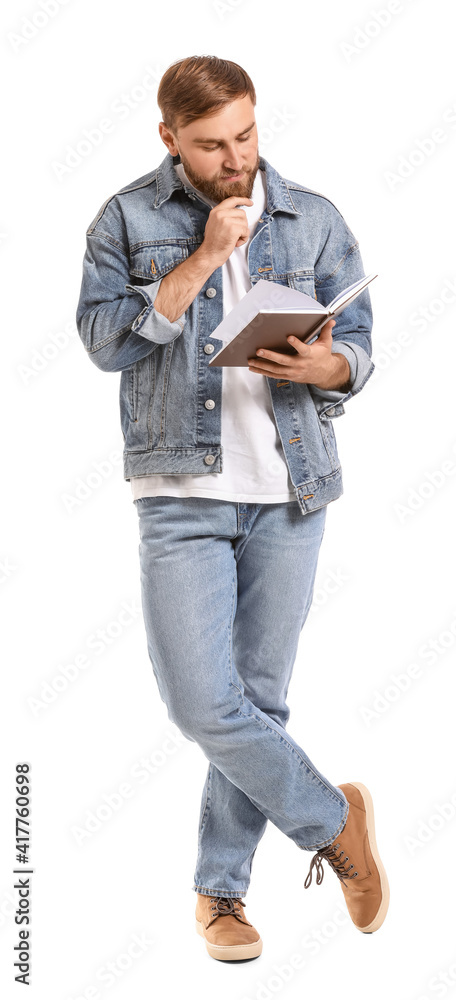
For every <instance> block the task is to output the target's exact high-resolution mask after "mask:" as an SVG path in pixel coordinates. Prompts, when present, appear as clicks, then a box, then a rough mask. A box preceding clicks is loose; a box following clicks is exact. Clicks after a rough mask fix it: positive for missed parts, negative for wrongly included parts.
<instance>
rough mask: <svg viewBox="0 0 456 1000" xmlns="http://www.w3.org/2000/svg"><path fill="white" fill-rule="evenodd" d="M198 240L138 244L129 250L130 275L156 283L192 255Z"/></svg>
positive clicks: (198, 242) (198, 243)
mask: <svg viewBox="0 0 456 1000" xmlns="http://www.w3.org/2000/svg"><path fill="white" fill-rule="evenodd" d="M199 245H200V241H199V240H195V239H188V240H177V239H176V240H162V241H160V242H158V241H151V242H150V243H140V244H136V245H135V246H133V247H131V248H130V275H131V276H132V278H142V279H143V280H144V281H147V282H150V281H158V279H159V278H163V277H164V275H165V274H168V272H169V271H173V270H174V268H175V267H177V265H178V264H182V261H184V260H186V259H187V257H188V256H189V255H190V254H191V253H193V251H194V250H196V249H197V247H198V246H199Z"/></svg>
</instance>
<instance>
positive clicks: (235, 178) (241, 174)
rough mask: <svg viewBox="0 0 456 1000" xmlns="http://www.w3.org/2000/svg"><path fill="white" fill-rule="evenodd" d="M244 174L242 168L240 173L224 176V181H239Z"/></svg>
mask: <svg viewBox="0 0 456 1000" xmlns="http://www.w3.org/2000/svg"><path fill="white" fill-rule="evenodd" d="M243 176H244V171H243V170H242V171H241V173H240V174H231V176H230V177H222V181H239V180H240V179H241V177H243Z"/></svg>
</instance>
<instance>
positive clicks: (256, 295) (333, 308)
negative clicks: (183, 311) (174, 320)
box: [209, 274, 377, 368]
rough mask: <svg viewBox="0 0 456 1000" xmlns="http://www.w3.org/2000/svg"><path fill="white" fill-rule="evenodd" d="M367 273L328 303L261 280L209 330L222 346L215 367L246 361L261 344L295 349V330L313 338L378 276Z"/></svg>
mask: <svg viewBox="0 0 456 1000" xmlns="http://www.w3.org/2000/svg"><path fill="white" fill-rule="evenodd" d="M376 277H377V275H376V274H369V275H368V276H367V277H364V278H360V279H359V281H355V282H354V284H353V285H349V287H348V288H345V289H344V291H343V292H339V294H338V295H336V297H335V298H334V299H333V300H332V302H330V303H329V305H328V306H322V305H321V302H317V300H316V299H313V298H312V297H311V296H310V295H306V294H305V293H304V292H298V291H297V290H296V289H295V288H289V286H288V285H279V284H277V283H276V282H274V281H264V280H260V281H257V282H256V284H255V285H254V286H253V288H251V289H250V291H248V292H247V294H246V295H244V296H243V298H242V299H241V300H240V302H238V303H237V305H236V306H235V307H234V309H232V310H231V312H230V313H228V316H225V319H224V320H223V321H222V322H221V323H220V324H219V326H218V327H217V328H216V330H214V332H213V333H211V337H212V338H214V340H222V341H223V342H224V346H223V347H222V348H221V349H220V350H219V351H218V352H217V354H215V355H214V357H213V358H212V359H211V361H209V364H210V365H213V366H214V368H217V367H224V366H225V365H226V366H232V367H248V364H249V362H248V359H249V358H254V357H255V352H256V351H257V350H258V348H259V347H264V348H265V349H266V350H268V351H278V352H280V353H281V354H296V351H295V348H294V347H293V346H292V345H291V344H289V343H288V341H287V336H289V335H290V334H293V336H294V337H298V338H299V340H301V341H303V342H304V343H306V344H311V343H313V341H314V340H316V339H317V337H318V335H319V333H320V331H321V330H322V328H323V327H324V325H325V323H327V322H328V320H329V319H331V318H332V317H333V316H338V315H339V313H341V312H342V311H343V309H345V308H346V306H348V305H349V304H350V302H353V300H354V299H356V297H357V296H358V295H360V293H361V292H362V291H364V289H365V288H366V286H367V285H368V284H369V282H371V281H373V279H374V278H376Z"/></svg>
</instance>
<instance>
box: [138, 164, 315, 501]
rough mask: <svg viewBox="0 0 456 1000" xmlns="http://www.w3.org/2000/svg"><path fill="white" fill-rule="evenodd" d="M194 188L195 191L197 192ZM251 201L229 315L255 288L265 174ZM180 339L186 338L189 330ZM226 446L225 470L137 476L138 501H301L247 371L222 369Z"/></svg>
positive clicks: (262, 384) (226, 280)
mask: <svg viewBox="0 0 456 1000" xmlns="http://www.w3.org/2000/svg"><path fill="white" fill-rule="evenodd" d="M174 169H175V170H176V171H177V173H178V175H179V177H180V178H181V180H182V181H183V183H184V184H185V185H186V186H188V187H190V188H193V185H192V184H191V183H190V181H189V180H188V178H187V176H186V174H185V171H184V168H183V166H182V164H181V163H179V164H177V165H176V166H175V167H174ZM193 190H194V191H196V188H193ZM196 193H197V194H198V196H199V197H200V198H203V200H204V201H206V202H207V204H208V205H210V207H211V208H213V207H214V205H215V204H216V202H214V201H211V200H210V199H209V198H206V197H205V196H203V195H202V193H201V192H200V191H196ZM252 200H253V205H244V206H243V208H244V211H245V212H246V214H247V219H248V223H249V240H248V242H247V243H244V245H243V246H241V247H235V248H234V250H233V252H232V253H231V255H230V256H229V258H228V260H227V261H226V262H225V264H223V267H222V279H223V316H224V317H225V316H226V315H227V313H228V312H230V310H231V309H233V307H234V306H235V305H236V304H237V303H238V302H239V301H240V299H241V298H242V297H243V296H244V295H245V294H246V292H248V291H249V290H250V288H251V287H252V285H251V281H250V275H249V270H248V265H247V249H248V245H249V242H250V240H251V238H252V236H253V233H254V231H255V229H256V226H257V223H258V221H259V219H260V218H261V215H262V212H263V211H264V209H265V206H266V179H265V174H264V171H263V170H258V172H257V175H256V177H255V182H254V186H253V191H252ZM181 336H182V337H185V327H184V330H183V333H182V335H181ZM208 343H211V341H210V340H209V341H208ZM221 443H222V448H223V472H211V473H208V474H206V475H187V474H183V475H182V474H179V475H165V476H162V475H157V474H153V475H148V476H132V477H131V480H130V481H131V489H132V494H133V499H134V500H136V499H138V497H149V496H169V497H171V496H172V497H209V498H210V499H211V498H218V499H219V500H234V501H237V502H240V503H279V502H281V501H291V500H296V493H295V492H294V489H293V483H292V482H291V479H290V476H289V472H288V466H287V464H286V461H285V456H284V452H283V447H282V442H281V440H280V436H279V433H278V430H277V424H276V421H275V417H274V411H273V409H272V403H271V397H270V394H269V386H268V384H267V381H266V378H265V376H264V375H258V374H257V373H256V372H249V370H248V368H243V367H239V368H229V367H227V368H223V369H222V434H221Z"/></svg>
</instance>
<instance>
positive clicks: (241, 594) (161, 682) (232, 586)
mask: <svg viewBox="0 0 456 1000" xmlns="http://www.w3.org/2000/svg"><path fill="white" fill-rule="evenodd" d="M134 503H135V506H136V509H137V512H138V516H139V529H140V545H139V556H140V570H141V595H142V608H143V615H144V623H145V627H146V634H147V645H148V651H149V656H150V659H151V662H152V667H153V671H154V674H155V678H156V681H157V684H158V689H159V693H160V697H161V698H162V700H163V701H164V703H165V704H166V706H167V709H168V716H169V718H170V719H171V721H172V722H174V723H175V724H176V726H177V727H178V728H179V729H180V730H181V732H182V733H183V734H184V736H186V737H187V739H189V740H191V741H193V742H196V743H197V744H198V746H199V747H200V748H201V750H202V752H203V754H204V755H205V757H207V759H208V761H209V767H208V771H207V778H206V782H205V786H204V789H203V795H202V801H201V811H200V820H199V829H198V855H197V862H196V870H195V874H194V885H193V889H194V890H195V891H196V892H199V893H203V894H205V895H217V896H233V897H243V896H245V895H246V892H247V889H248V887H249V883H250V874H251V867H252V860H253V856H254V854H255V851H256V848H257V846H258V843H259V841H260V839H261V837H262V836H263V834H264V831H265V829H266V825H267V821H268V819H269V820H271V822H272V823H274V824H275V826H277V827H278V829H279V830H281V831H282V832H283V833H285V834H286V835H287V836H288V837H290V839H291V840H292V841H293V842H294V843H295V844H296V845H297V846H298V847H300V848H302V849H304V850H308V851H310V850H318V849H319V848H321V847H325V846H327V845H328V844H331V843H332V842H333V841H334V840H335V839H336V838H337V836H338V834H339V833H340V831H341V829H342V828H343V826H344V824H345V820H346V817H347V813H348V805H347V801H346V798H345V796H344V795H343V793H342V792H341V790H340V789H339V788H337V787H336V786H334V785H332V784H331V783H330V782H329V781H328V780H327V778H325V777H324V776H323V775H322V774H321V773H320V772H319V771H318V770H317V768H316V767H315V765H314V764H313V763H312V762H311V760H310V759H309V757H308V756H307V755H306V753H305V752H304V750H302V748H301V747H300V746H299V745H298V744H297V743H296V741H295V740H293V739H292V737H291V736H289V735H288V733H287V732H286V731H285V727H286V725H287V722H288V718H289V714H290V711H289V708H288V706H287V704H286V697H287V691H288V685H289V682H290V678H291V673H292V669H293V664H294V660H295V656H296V651H297V647H298V641H299V636H300V632H301V629H302V627H303V625H304V622H305V620H306V617H307V613H308V611H309V608H310V604H311V601H312V593H313V586H314V580H315V573H316V566H317V559H318V553H319V549H320V544H321V540H322V537H323V532H324V525H325V517H326V506H325V507H321V508H320V509H318V510H315V511H310V512H309V513H307V514H305V515H304V514H302V513H301V509H300V507H299V504H298V501H296V502H294V501H291V502H289V503H275V504H254V503H235V502H230V501H226V500H218V499H214V500H212V499H209V498H205V497H166V496H160V497H142V498H140V499H138V500H135V501H134Z"/></svg>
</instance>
